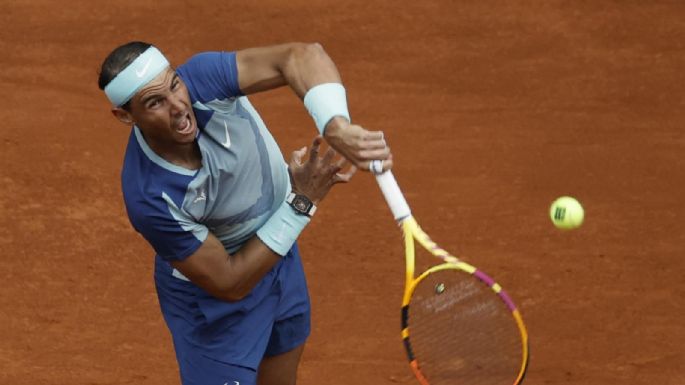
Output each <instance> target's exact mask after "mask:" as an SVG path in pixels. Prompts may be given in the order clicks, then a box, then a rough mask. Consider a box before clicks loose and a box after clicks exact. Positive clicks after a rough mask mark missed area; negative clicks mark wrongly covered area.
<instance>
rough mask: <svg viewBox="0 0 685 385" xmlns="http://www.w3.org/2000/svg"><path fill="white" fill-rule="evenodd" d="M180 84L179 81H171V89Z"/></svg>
mask: <svg viewBox="0 0 685 385" xmlns="http://www.w3.org/2000/svg"><path fill="white" fill-rule="evenodd" d="M180 84H181V82H174V83H172V84H171V89H172V90H175V89H177V88H178V86H179V85H180Z"/></svg>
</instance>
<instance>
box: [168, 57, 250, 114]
mask: <svg viewBox="0 0 685 385" xmlns="http://www.w3.org/2000/svg"><path fill="white" fill-rule="evenodd" d="M176 71H177V73H178V75H179V76H180V77H181V79H183V81H184V82H185V83H186V86H187V87H188V91H189V93H190V95H191V97H192V98H193V100H197V101H200V102H202V103H205V102H208V101H211V100H214V99H218V100H221V99H227V98H230V97H235V96H242V92H241V91H240V86H239V82H238V66H237V63H236V56H235V52H218V51H214V52H201V53H198V54H196V55H194V56H192V57H191V58H190V59H188V61H186V62H185V63H183V64H182V65H180V66H179V67H178V68H177V70H176Z"/></svg>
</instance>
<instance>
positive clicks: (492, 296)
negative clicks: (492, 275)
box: [408, 269, 522, 385]
mask: <svg viewBox="0 0 685 385" xmlns="http://www.w3.org/2000/svg"><path fill="white" fill-rule="evenodd" d="M408 324H409V338H410V343H411V346H412V349H413V351H414V354H415V357H416V360H417V362H418V365H419V367H420V369H421V372H422V373H423V374H424V376H425V377H426V378H427V379H428V382H429V383H430V384H431V385H443V384H465V385H480V384H483V385H499V384H503V385H504V384H506V385H511V384H512V383H513V382H514V380H515V379H516V377H517V375H518V372H519V370H520V367H521V351H522V342H521V338H520V333H519V331H518V328H517V326H516V323H515V321H514V319H513V317H512V314H511V311H510V310H509V308H508V307H507V306H506V305H505V304H504V302H502V300H501V299H500V298H499V297H498V295H497V294H496V293H494V292H493V291H492V289H490V288H489V287H488V286H487V285H485V284H484V283H483V282H481V281H480V280H478V279H477V278H475V277H474V276H472V275H470V274H468V273H465V272H462V271H460V270H456V269H448V270H441V271H436V272H433V273H431V274H429V275H428V276H426V277H425V278H424V279H423V280H422V281H421V282H420V283H419V284H418V286H417V287H416V289H415V291H414V294H413V295H412V298H411V301H410V307H409V320H408Z"/></svg>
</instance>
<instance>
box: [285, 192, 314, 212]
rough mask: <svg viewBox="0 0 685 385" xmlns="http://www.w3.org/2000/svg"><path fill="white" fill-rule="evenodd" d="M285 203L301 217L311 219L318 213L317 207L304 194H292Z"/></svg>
mask: <svg viewBox="0 0 685 385" xmlns="http://www.w3.org/2000/svg"><path fill="white" fill-rule="evenodd" d="M285 201H286V202H287V203H288V204H289V205H290V207H292V208H293V209H294V210H295V211H296V212H297V213H298V214H300V215H306V216H308V217H311V216H312V215H314V213H315V212H316V205H315V204H314V203H312V201H310V200H309V198H307V197H306V196H304V195H302V194H296V193H294V192H291V193H290V194H288V197H287V198H285Z"/></svg>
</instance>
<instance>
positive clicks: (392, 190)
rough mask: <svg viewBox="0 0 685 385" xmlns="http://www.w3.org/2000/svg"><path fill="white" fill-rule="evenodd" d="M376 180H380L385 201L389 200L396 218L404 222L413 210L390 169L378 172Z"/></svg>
mask: <svg viewBox="0 0 685 385" xmlns="http://www.w3.org/2000/svg"><path fill="white" fill-rule="evenodd" d="M376 182H378V186H379V187H380V188H381V191H382V192H383V196H384V197H385V201H386V202H388V206H389V207H390V211H392V215H393V216H394V217H395V220H396V221H398V222H402V221H403V220H404V219H405V218H407V217H409V216H410V215H411V210H410V209H409V205H408V204H407V200H406V199H404V195H402V191H400V186H399V185H398V184H397V181H396V180H395V177H394V176H393V175H392V172H391V171H390V170H388V171H386V172H384V173H382V174H376Z"/></svg>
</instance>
